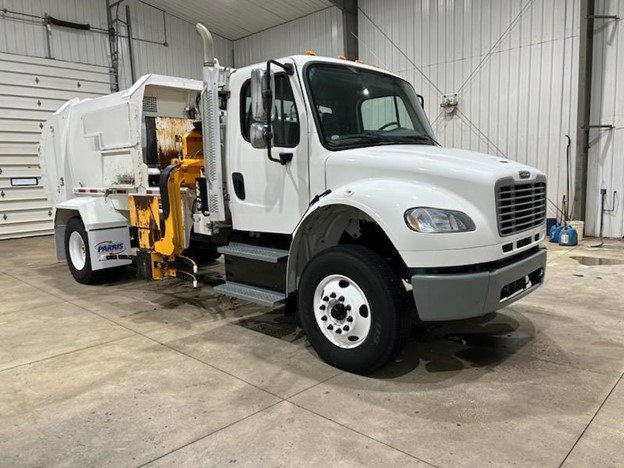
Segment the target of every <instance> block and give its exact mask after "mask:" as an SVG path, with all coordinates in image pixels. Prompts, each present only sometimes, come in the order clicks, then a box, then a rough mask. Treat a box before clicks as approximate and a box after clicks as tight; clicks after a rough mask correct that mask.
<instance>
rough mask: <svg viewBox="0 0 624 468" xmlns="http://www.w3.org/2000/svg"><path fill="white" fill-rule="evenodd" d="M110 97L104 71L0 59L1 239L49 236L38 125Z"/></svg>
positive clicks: (18, 58)
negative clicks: (79, 103) (79, 102)
mask: <svg viewBox="0 0 624 468" xmlns="http://www.w3.org/2000/svg"><path fill="white" fill-rule="evenodd" d="M110 91H111V77H110V74H109V68H108V67H102V66H95V65H84V64H78V63H72V62H62V61H59V60H50V59H43V58H34V57H26V56H21V55H13V54H5V53H0V239H7V238H12V237H27V236H36V235H43V234H52V232H53V223H52V207H51V206H50V204H49V202H48V200H47V198H46V194H45V190H44V187H43V182H42V179H41V169H40V167H39V158H38V156H37V145H38V143H39V137H40V133H41V129H42V128H43V124H44V122H45V121H46V120H47V119H48V117H50V115H52V113H53V112H54V111H56V110H57V109H58V108H59V107H60V106H61V105H62V104H63V103H64V102H65V101H67V100H69V99H72V98H75V97H77V98H80V99H84V98H90V97H96V96H101V95H105V94H109V93H110Z"/></svg>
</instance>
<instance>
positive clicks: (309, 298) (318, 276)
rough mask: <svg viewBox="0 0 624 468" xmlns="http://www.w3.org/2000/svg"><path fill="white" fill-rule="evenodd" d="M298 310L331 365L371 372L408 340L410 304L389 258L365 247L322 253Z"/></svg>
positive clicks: (303, 286)
mask: <svg viewBox="0 0 624 468" xmlns="http://www.w3.org/2000/svg"><path fill="white" fill-rule="evenodd" d="M298 296H299V315H300V319H301V324H302V326H303V329H304V331H305V333H306V335H307V337H308V340H309V341H310V343H311V344H312V346H313V347H314V349H315V350H316V352H317V353H318V354H319V356H320V357H321V358H322V359H324V360H325V361H327V362H328V363H329V364H331V365H333V366H336V367H338V368H341V369H344V370H347V371H350V372H355V373H360V374H367V373H371V372H373V371H375V370H376V369H379V368H380V367H381V366H383V365H384V364H386V362H388V360H389V359H390V358H391V357H392V356H393V355H395V354H397V353H398V352H399V351H400V350H401V349H402V348H403V345H404V344H405V341H406V339H407V335H408V333H409V328H410V307H409V304H408V303H407V301H406V295H405V288H404V286H403V284H402V282H401V279H400V278H399V277H398V275H397V274H396V273H395V272H394V270H393V269H392V267H391V266H390V263H389V262H388V261H387V260H385V259H384V258H383V257H381V256H379V255H378V254H377V253H376V252H374V251H372V250H370V249H367V248H365V247H361V246H355V245H342V246H337V247H332V248H330V249H327V250H325V251H323V252H321V253H320V254H319V255H317V256H316V257H315V258H313V259H312V260H311V261H310V263H309V264H308V265H307V267H306V268H305V270H304V272H303V274H302V276H301V282H300V286H299V294H298Z"/></svg>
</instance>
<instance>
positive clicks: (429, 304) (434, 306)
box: [411, 248, 546, 322]
mask: <svg viewBox="0 0 624 468" xmlns="http://www.w3.org/2000/svg"><path fill="white" fill-rule="evenodd" d="M545 269H546V249H545V248H542V249H539V250H538V251H537V252H535V253H533V254H531V255H529V256H527V257H523V258H521V259H520V260H517V261H515V262H512V263H510V264H507V265H504V266H501V267H498V268H492V269H486V270H484V271H476V272H470V273H433V274H428V273H422V274H420V273H418V274H415V275H413V276H412V278H411V282H412V288H413V294H414V301H415V303H416V310H417V311H418V316H419V318H420V319H421V320H422V321H426V322H428V321H444V320H461V319H467V318H473V317H479V316H482V315H485V314H489V313H490V312H493V311H495V310H498V309H501V308H503V307H506V306H507V305H509V304H511V303H512V302H515V301H517V300H518V299H520V298H522V297H524V296H526V295H527V294H529V293H531V292H532V291H534V290H535V289H537V288H538V287H539V286H540V285H541V284H542V282H543V280H544V272H545Z"/></svg>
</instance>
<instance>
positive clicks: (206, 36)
mask: <svg viewBox="0 0 624 468" xmlns="http://www.w3.org/2000/svg"><path fill="white" fill-rule="evenodd" d="M195 27H196V28H197V32H198V33H199V36H200V37H201V39H202V43H203V46H204V67H213V66H214V44H213V41H212V34H210V31H208V28H207V27H206V26H204V25H203V24H201V23H197V24H196V25H195Z"/></svg>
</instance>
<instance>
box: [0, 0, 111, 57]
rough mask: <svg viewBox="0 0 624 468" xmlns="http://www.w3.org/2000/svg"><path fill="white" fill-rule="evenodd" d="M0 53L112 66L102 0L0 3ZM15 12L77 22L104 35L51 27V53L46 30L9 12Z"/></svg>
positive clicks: (38, 22) (9, 0)
mask: <svg viewBox="0 0 624 468" xmlns="http://www.w3.org/2000/svg"><path fill="white" fill-rule="evenodd" d="M0 5H1V6H2V9H6V10H9V12H8V13H3V14H0V52H6V53H10V54H18V55H28V56H31V57H42V58H54V59H57V60H64V61H68V62H78V63H85V64H90V65H103V66H110V59H109V54H108V36H107V35H106V33H105V31H106V29H107V26H106V2H105V1H103V0H80V1H76V0H27V1H24V0H0ZM11 11H16V12H20V13H25V14H26V15H33V16H35V17H41V16H45V15H46V14H47V15H49V16H53V17H55V18H58V19H63V20H66V21H72V22H75V23H88V24H90V25H91V26H93V27H96V28H100V29H101V30H102V31H101V32H93V31H79V30H76V29H69V28H61V27H56V26H51V29H50V34H49V38H50V50H48V45H47V39H46V29H45V28H44V26H43V25H42V23H41V20H40V19H38V18H35V17H29V16H25V15H17V14H12V13H10V12H11Z"/></svg>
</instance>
